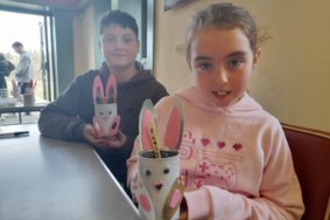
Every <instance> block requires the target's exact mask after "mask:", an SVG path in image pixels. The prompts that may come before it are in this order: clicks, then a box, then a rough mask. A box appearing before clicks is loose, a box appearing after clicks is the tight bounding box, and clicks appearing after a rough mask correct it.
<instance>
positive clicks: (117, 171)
mask: <svg viewBox="0 0 330 220" xmlns="http://www.w3.org/2000/svg"><path fill="white" fill-rule="evenodd" d="M136 67H137V69H138V71H139V72H138V74H137V75H135V76H134V77H133V78H132V79H131V80H130V81H128V82H125V83H118V98H117V104H118V113H119V115H120V117H121V122H120V129H121V130H122V132H123V133H124V134H126V136H127V142H126V144H125V146H123V147H122V148H120V149H104V148H102V149H101V148H98V147H95V149H96V151H97V152H98V153H99V155H100V157H101V158H102V159H103V160H104V162H105V164H106V165H107V166H108V167H109V168H110V170H111V171H112V172H113V174H114V175H115V176H116V177H117V179H118V180H119V182H121V183H123V184H126V160H127V158H128V157H129V156H130V153H131V151H132V148H133V143H134V140H135V138H136V136H137V135H138V132H139V131H138V124H139V114H140V109H141V106H142V104H143V102H144V100H146V99H151V100H152V102H153V103H154V104H155V103H156V102H158V100H160V99H161V98H162V97H164V96H167V95H168V92H167V91H166V89H165V87H164V86H163V85H162V84H160V83H159V82H158V81H156V79H155V78H154V76H153V75H152V74H151V72H150V71H147V70H143V68H142V66H141V64H140V63H138V62H136ZM97 74H100V75H101V78H102V81H103V84H104V87H105V83H106V81H107V78H108V77H109V74H110V73H109V70H108V68H107V65H106V64H105V63H103V64H102V66H101V68H100V69H99V70H97V69H96V70H90V71H88V72H87V73H85V74H83V75H80V76H78V77H76V79H75V80H74V81H73V82H72V83H71V84H70V85H69V87H68V88H67V89H66V90H65V91H64V92H63V93H62V94H61V95H60V96H59V97H58V98H57V99H56V100H55V101H54V102H52V103H50V104H49V105H48V106H47V107H45V108H44V109H43V110H42V112H41V114H40V118H39V121H38V126H39V130H40V132H41V134H42V135H44V136H47V137H51V138H56V139H61V140H68V141H86V140H85V138H84V135H83V128H84V126H85V125H86V123H90V124H91V123H92V119H93V116H94V104H93V95H92V94H93V89H92V88H93V82H94V77H95V76H96V75H97Z"/></svg>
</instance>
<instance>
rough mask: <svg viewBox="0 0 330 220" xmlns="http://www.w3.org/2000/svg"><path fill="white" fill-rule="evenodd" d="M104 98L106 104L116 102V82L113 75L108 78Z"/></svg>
mask: <svg viewBox="0 0 330 220" xmlns="http://www.w3.org/2000/svg"><path fill="white" fill-rule="evenodd" d="M105 97H106V99H107V103H114V102H117V80H116V77H115V76H114V75H113V74H111V75H110V76H109V78H108V82H107V87H106V90H105Z"/></svg>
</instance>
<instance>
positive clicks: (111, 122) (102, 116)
mask: <svg viewBox="0 0 330 220" xmlns="http://www.w3.org/2000/svg"><path fill="white" fill-rule="evenodd" d="M94 112H95V113H94V115H95V116H96V117H97V118H98V119H99V120H98V121H99V125H100V126H101V128H102V130H103V131H104V134H105V136H111V135H114V134H116V133H117V130H118V127H119V121H118V113H117V103H110V104H94Z"/></svg>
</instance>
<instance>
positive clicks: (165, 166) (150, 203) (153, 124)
mask: <svg viewBox="0 0 330 220" xmlns="http://www.w3.org/2000/svg"><path fill="white" fill-rule="evenodd" d="M182 130H183V117H182V110H181V108H180V106H177V105H176V106H174V107H173V109H172V112H171V114H170V117H169V120H168V124H167V127H166V134H165V137H164V143H163V144H161V143H160V138H159V136H158V134H159V132H158V131H159V130H158V123H157V117H156V113H155V110H154V108H153V105H152V103H151V101H150V100H146V101H145V103H144V104H143V107H142V110H141V113H140V153H139V155H138V164H139V167H138V169H139V176H138V178H137V179H136V180H134V181H133V187H132V191H133V195H134V197H135V199H136V200H137V201H138V203H139V209H140V215H141V217H142V218H143V219H147V220H151V219H156V220H158V219H159V220H162V219H178V217H179V206H180V203H181V200H182V198H183V191H184V187H183V186H184V184H183V183H181V179H180V156H179V151H178V150H179V148H180V144H181V139H182ZM163 145H164V146H166V148H165V147H162V146H163Z"/></svg>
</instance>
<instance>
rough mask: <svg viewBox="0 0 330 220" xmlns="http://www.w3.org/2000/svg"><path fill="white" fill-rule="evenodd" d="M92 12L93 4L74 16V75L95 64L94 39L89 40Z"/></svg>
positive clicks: (92, 25) (91, 33)
mask: <svg viewBox="0 0 330 220" xmlns="http://www.w3.org/2000/svg"><path fill="white" fill-rule="evenodd" d="M93 14H94V13H93V6H90V7H88V8H87V9H86V10H85V11H84V12H80V13H77V14H75V17H74V26H73V28H74V29H73V33H74V54H75V56H74V64H75V65H74V69H75V70H74V72H75V75H80V74H83V73H85V72H86V71H87V70H89V69H91V68H93V67H94V66H95V59H94V57H95V52H94V41H92V40H90V39H94V32H93V29H94V24H93ZM87 51H88V52H87Z"/></svg>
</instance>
